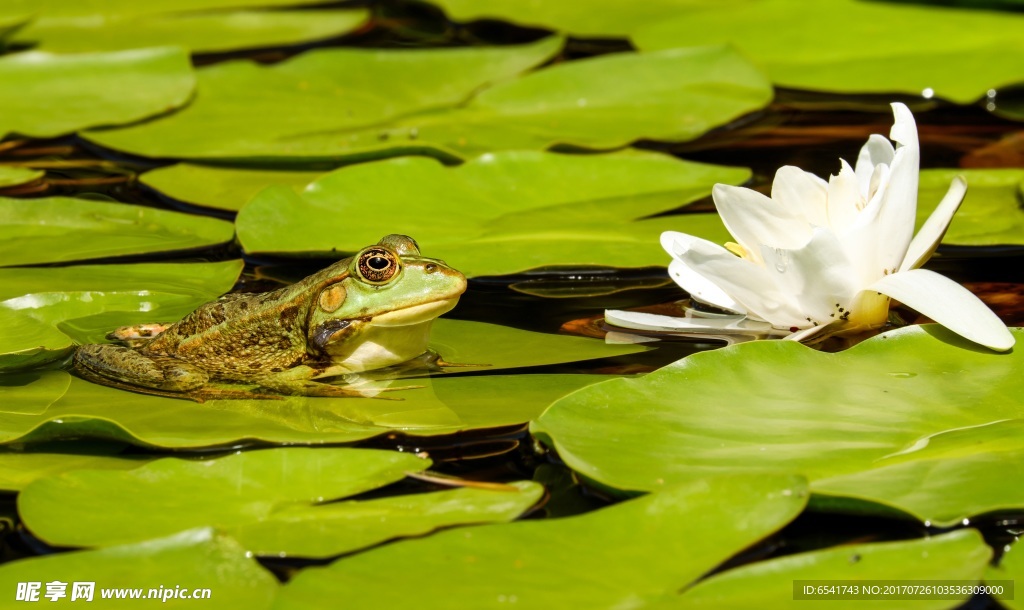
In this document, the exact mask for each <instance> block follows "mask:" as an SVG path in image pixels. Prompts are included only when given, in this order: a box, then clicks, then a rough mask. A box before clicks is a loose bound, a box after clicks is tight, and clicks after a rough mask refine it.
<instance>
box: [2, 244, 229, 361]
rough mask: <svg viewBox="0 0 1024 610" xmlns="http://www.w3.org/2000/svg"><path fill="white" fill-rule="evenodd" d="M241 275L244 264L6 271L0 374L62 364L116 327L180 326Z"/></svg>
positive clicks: (139, 265) (147, 265)
mask: <svg viewBox="0 0 1024 610" xmlns="http://www.w3.org/2000/svg"><path fill="white" fill-rule="evenodd" d="M241 270H242V261H240V260H234V261H223V262H219V263H139V264H133V265H81V266H75V267H52V268H45V269H38V268H26V269H0V329H2V330H3V332H0V370H12V369H18V368H28V367H32V366H36V365H39V364H42V363H44V362H48V361H52V360H58V359H60V358H62V357H64V356H65V355H67V353H68V352H69V350H70V349H71V346H72V345H73V342H74V341H77V342H78V343H90V342H98V341H103V339H104V337H105V336H106V334H107V333H108V332H110V331H111V330H113V329H115V328H117V327H118V326H122V325H127V324H138V323H145V322H174V321H176V320H178V319H179V318H181V317H183V316H185V315H186V314H188V313H189V312H191V311H192V310H193V309H195V308H196V307H198V306H199V305H202V304H203V303H205V302H207V301H210V300H213V299H215V298H217V297H218V296H220V295H221V294H224V293H225V292H227V291H228V290H230V289H231V287H232V286H233V285H234V283H235V280H236V278H237V277H238V274H239V273H240V272H241Z"/></svg>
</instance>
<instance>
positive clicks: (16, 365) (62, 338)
mask: <svg viewBox="0 0 1024 610" xmlns="http://www.w3.org/2000/svg"><path fill="white" fill-rule="evenodd" d="M0 328H2V329H3V333H2V334H0V371H12V370H17V369H30V368H34V367H37V366H39V365H41V364H45V363H47V362H52V361H54V360H60V359H61V358H63V357H65V356H67V355H68V354H70V353H71V348H72V347H73V346H74V344H75V342H74V341H73V340H72V339H71V337H69V336H67V335H66V334H64V333H62V332H61V331H59V330H57V328H55V327H54V326H53V325H52V324H50V323H48V322H43V321H42V320H37V319H36V318H34V317H32V316H31V315H30V314H28V313H25V312H23V311H13V310H10V309H6V308H4V307H0Z"/></svg>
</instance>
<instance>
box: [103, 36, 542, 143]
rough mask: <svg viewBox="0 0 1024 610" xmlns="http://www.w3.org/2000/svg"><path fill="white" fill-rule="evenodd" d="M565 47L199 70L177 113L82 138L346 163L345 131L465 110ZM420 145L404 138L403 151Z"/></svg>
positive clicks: (355, 53) (336, 54)
mask: <svg viewBox="0 0 1024 610" xmlns="http://www.w3.org/2000/svg"><path fill="white" fill-rule="evenodd" d="M561 46H562V40H561V39H559V38H554V37H552V38H546V39H544V40H541V41H539V42H536V43H532V44H527V45H517V46H508V47H494V48H479V47H477V48H453V49H429V50H422V49H420V50H375V49H319V50H314V51H309V52H306V53H303V54H301V55H299V56H297V57H294V58H292V59H289V60H287V61H284V62H281V63H278V64H274V65H272V66H261V65H258V64H255V63H253V62H250V61H229V62H224V63H220V64H217V65H214V66H210V67H207V68H203V69H201V70H198V71H197V79H198V85H197V88H198V94H197V98H196V100H195V101H194V102H193V103H192V104H190V105H189V106H188V107H187V108H184V109H182V110H181V111H180V112H177V113H175V114H174V115H172V116H169V117H166V118H164V119H163V120H159V121H150V122H148V123H144V124H139V125H135V126H133V127H129V128H125V129H116V130H105V131H93V132H89V133H88V134H87V137H88V138H89V139H91V140H93V141H94V142H97V143H99V144H102V145H103V146H107V147H110V148H115V149H118V150H124V151H131V152H133V153H135V154H139V155H144V156H155V157H187V158H214V159H216V158H229V159H230V158H237V159H275V158H290V157H303V158H327V159H334V158H343V157H347V156H350V155H354V154H361V153H360V151H359V149H358V147H357V148H352V147H351V146H350V145H349V144H347V143H346V142H345V138H344V137H342V136H344V135H345V134H346V133H348V132H349V131H351V130H353V129H358V128H363V127H366V126H367V125H378V124H383V123H387V122H388V121H390V120H392V119H393V118H394V117H397V116H401V115H404V114H408V113H411V112H416V111H419V110H426V109H433V108H438V107H447V106H454V105H459V104H462V103H464V102H465V100H466V99H467V98H469V97H471V96H472V94H473V93H474V92H475V91H476V90H478V89H479V88H481V87H484V86H486V85H487V84H489V83H494V82H500V81H503V80H507V79H509V78H512V77H514V76H515V75H516V74H519V73H520V72H522V71H524V70H527V69H529V68H531V67H533V66H536V65H537V64H540V63H542V62H544V61H546V60H548V59H549V58H550V57H551V56H552V55H554V54H555V53H557V52H558V50H559V48H561ZM252 91H265V92H272V93H273V95H260V96H254V95H252ZM210 125H217V129H216V130H213V131H211V130H210V129H209V126H210ZM378 131H379V130H378ZM318 138H322V139H326V140H327V141H328V145H327V146H326V147H325V148H324V149H323V150H317V149H316V148H314V147H311V146H310V145H308V144H306V143H305V140H307V139H313V140H316V139H318ZM373 141H374V142H378V140H377V134H376V133H374V136H373ZM378 143H379V142H378ZM393 144H394V143H392V144H391V145H393ZM425 148H427V147H426V146H424V145H423V144H421V143H419V142H416V141H411V140H410V141H409V143H408V145H407V146H405V149H404V150H403V151H401V152H412V151H415V150H422V149H425ZM401 152H399V153H397V154H401Z"/></svg>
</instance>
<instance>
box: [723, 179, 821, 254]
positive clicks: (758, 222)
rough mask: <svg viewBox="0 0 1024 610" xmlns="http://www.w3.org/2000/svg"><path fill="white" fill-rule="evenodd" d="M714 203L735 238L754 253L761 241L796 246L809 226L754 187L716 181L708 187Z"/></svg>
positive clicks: (808, 233)
mask: <svg viewBox="0 0 1024 610" xmlns="http://www.w3.org/2000/svg"><path fill="white" fill-rule="evenodd" d="M711 196H712V197H713V198H714V200H715V207H716V208H718V213H719V215H721V217H722V222H723V223H725V228H726V229H729V233H731V234H732V236H733V237H734V238H736V241H737V242H739V244H740V245H741V246H743V247H744V248H746V249H747V251H748V252H751V253H752V254H753V256H754V257H755V258H756V257H757V254H756V253H757V252H759V251H760V249H761V245H762V244H767V245H769V246H772V247H774V248H796V247H799V246H802V245H803V244H805V243H807V240H808V239H809V238H810V236H811V230H810V226H809V225H808V224H807V221H806V220H804V218H803V215H802V214H801V215H798V214H794V213H793V212H791V211H789V210H786V209H785V208H784V207H783V206H782V205H780V204H779V202H777V201H772V200H771V199H770V198H768V197H765V196H764V195H762V194H761V193H758V192H757V191H752V190H750V189H746V188H742V187H738V186H729V185H727V184H716V185H715V187H714V189H712V191H711Z"/></svg>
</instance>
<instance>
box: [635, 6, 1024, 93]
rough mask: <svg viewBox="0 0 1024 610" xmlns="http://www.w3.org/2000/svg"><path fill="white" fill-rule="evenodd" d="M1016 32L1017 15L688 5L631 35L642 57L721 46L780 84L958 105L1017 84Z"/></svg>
mask: <svg viewBox="0 0 1024 610" xmlns="http://www.w3.org/2000/svg"><path fill="white" fill-rule="evenodd" d="M824 24H828V25H827V26H826V25H824ZM908 24H913V27H908ZM1022 29H1024V15H1020V14H1017V13H1012V12H1006V13H999V12H994V11H976V10H968V9H958V8H948V7H941V6H921V5H915V4H909V3H906V4H905V3H900V4H894V3H887V2H861V1H858V0H828V1H827V2H814V3H807V2H803V1H802V0H748V1H746V2H743V3H737V4H736V5H734V7H733V10H721V7H720V5H719V4H718V3H715V2H704V3H694V4H693V6H692V8H690V9H689V10H679V11H677V13H676V15H674V16H673V18H671V19H668V18H666V19H664V20H662V21H661V22H659V23H656V24H652V25H650V26H647V27H644V28H641V29H639V30H637V31H635V32H633V34H632V36H631V38H632V40H633V43H634V44H635V45H637V46H638V47H639V48H640V49H642V50H644V51H657V50H661V49H670V48H675V47H686V46H695V45H708V44H731V45H733V46H735V47H736V48H737V49H738V50H739V52H741V53H743V55H745V56H746V57H749V58H750V59H751V60H753V61H754V62H755V63H756V64H758V65H759V66H761V67H762V68H764V70H765V71H766V72H767V73H768V76H769V77H770V78H771V80H772V82H774V83H775V84H776V85H779V86H782V87H792V88H796V89H812V90H822V91H835V92H840V93H892V92H899V93H906V94H910V95H923V96H924V97H932V96H935V97H939V98H945V99H948V100H950V101H953V102H957V103H961V104H966V103H970V102H973V101H975V100H977V99H978V98H980V97H982V96H983V95H985V92H986V91H988V90H989V89H993V88H997V89H998V88H999V87H1003V86H1006V85H1010V84H1013V83H1018V82H1021V81H1024V70H1022V68H1021V66H1022V65H1024V41H1022V39H1021V36H1020V31H1021V30H1022Z"/></svg>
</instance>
